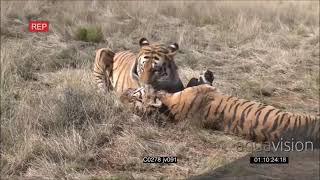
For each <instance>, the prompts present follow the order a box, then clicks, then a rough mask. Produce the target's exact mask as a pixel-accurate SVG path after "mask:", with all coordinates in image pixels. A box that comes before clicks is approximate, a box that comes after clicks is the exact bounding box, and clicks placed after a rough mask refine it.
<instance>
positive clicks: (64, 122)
mask: <svg viewBox="0 0 320 180" xmlns="http://www.w3.org/2000/svg"><path fill="white" fill-rule="evenodd" d="M318 14H319V2H312V1H310V2H302V1H301V2H300V1H299V2H291V1H281V2H277V1H272V2H253V1H247V2H245V1H241V2H234V1H230V2H224V1H217V2H192V1H187V2H183V1H177V2H160V1H158V2H144V1H135V2H125V1H120V2H115V1H108V2H104V1H92V2H89V1H68V2H62V1H54V0H48V1H1V176H2V177H3V178H9V179H11V178H15V177H16V178H31V179H32V178H34V179H63V178H67V179H108V178H111V179H183V178H186V177H189V176H193V175H199V174H203V173H206V172H210V171H212V170H214V169H216V168H218V167H221V166H223V165H226V164H228V163H231V162H233V161H234V160H236V159H238V158H240V157H243V156H245V155H247V154H248V153H250V149H244V150H243V151H242V152H239V151H237V148H236V147H235V146H233V145H234V144H235V143H237V142H244V143H245V142H246V141H244V140H241V139H240V138H237V137H234V136H228V135H224V134H222V133H219V132H215V131H211V130H207V129H201V128H199V127H194V126H191V125H190V124H188V123H180V124H171V123H167V124H165V125H164V126H159V124H158V123H157V122H155V121H154V119H147V120H143V119H140V118H139V117H136V116H134V115H133V114H132V113H131V112H129V111H128V110H127V109H126V108H125V107H123V105H122V104H121V103H119V101H118V99H117V98H116V97H115V96H114V95H113V94H112V93H110V94H109V95H102V94H99V93H97V89H96V86H95V84H94V82H93V80H92V76H91V69H92V63H93V60H94V54H95V50H96V49H98V48H101V47H108V48H111V49H113V50H114V51H120V50H126V49H131V50H134V51H136V50H137V49H138V40H139V39H140V38H141V37H147V38H148V39H150V40H151V41H161V42H163V43H167V42H177V43H179V45H180V47H181V50H180V52H179V54H178V55H177V56H176V61H177V64H178V66H179V67H180V69H179V71H180V74H181V77H182V79H183V81H184V83H186V81H187V80H188V79H190V78H191V77H194V76H198V74H199V73H200V71H202V70H203V69H205V68H209V69H211V70H212V71H214V74H215V78H216V80H215V86H217V87H218V88H219V89H220V90H221V91H222V92H225V93H226V94H232V95H236V96H238V97H242V98H247V99H251V100H257V101H261V102H265V103H268V104H271V105H274V106H276V107H279V108H282V109H286V110H290V111H296V112H306V113H310V114H317V113H319V104H318V100H319V85H320V82H319V81H320V79H319V16H318ZM29 20H48V21H49V22H50V32H49V33H47V34H41V33H29V32H28V22H29ZM222 147H223V148H222ZM226 147H227V148H226ZM155 155H162V156H165V155H168V156H169V155H170V156H177V157H178V163H177V164H173V165H155V164H152V165H150V164H143V163H142V158H143V157H144V156H155ZM235 171H236V172H238V173H240V174H239V175H243V176H244V175H247V174H241V172H242V171H241V169H240V170H239V169H235Z"/></svg>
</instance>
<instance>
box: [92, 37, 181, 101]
mask: <svg viewBox="0 0 320 180" xmlns="http://www.w3.org/2000/svg"><path fill="white" fill-rule="evenodd" d="M139 44H140V51H139V53H138V54H135V53H132V52H131V51H121V52H118V53H113V52H112V51H111V50H109V49H106V48H102V49H99V50H98V51H97V52H96V57H95V63H94V68H93V75H94V77H95V80H96V82H97V84H98V87H99V89H101V90H103V91H109V90H115V91H116V93H117V94H118V95H120V94H122V93H123V92H124V91H125V90H126V89H128V88H139V87H141V84H140V81H139V77H140V75H141V73H142V72H143V67H144V66H143V65H144V63H145V62H147V61H152V63H153V64H154V67H155V68H158V71H157V72H156V73H154V77H155V78H156V79H154V81H153V84H152V85H153V87H154V88H155V89H157V90H166V91H168V92H177V91H180V90H182V89H183V88H184V87H183V84H182V82H181V80H180V77H179V74H178V68H177V66H176V64H175V61H174V55H175V54H176V52H177V50H178V49H179V46H178V44H176V43H174V44H171V45H169V46H167V45H163V44H159V43H154V44H150V43H149V41H148V40H147V39H146V38H142V39H140V42H139Z"/></svg>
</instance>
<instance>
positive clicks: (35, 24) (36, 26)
mask: <svg viewBox="0 0 320 180" xmlns="http://www.w3.org/2000/svg"><path fill="white" fill-rule="evenodd" d="M29 31H30V32H48V31H49V22H48V21H29Z"/></svg>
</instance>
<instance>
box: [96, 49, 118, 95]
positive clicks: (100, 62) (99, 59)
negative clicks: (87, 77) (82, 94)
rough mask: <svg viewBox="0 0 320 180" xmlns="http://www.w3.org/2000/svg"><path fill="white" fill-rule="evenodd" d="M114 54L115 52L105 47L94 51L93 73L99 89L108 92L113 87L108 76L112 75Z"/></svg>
mask: <svg viewBox="0 0 320 180" xmlns="http://www.w3.org/2000/svg"><path fill="white" fill-rule="evenodd" d="M114 55H115V53H114V52H112V51H111V50H110V49H107V48H102V49H99V50H98V51H97V52H96V57H95V62H94V67H93V75H94V78H95V81H96V83H97V85H98V88H99V90H100V91H103V92H108V91H110V90H112V89H113V88H112V84H111V81H110V76H112V68H113V58H114Z"/></svg>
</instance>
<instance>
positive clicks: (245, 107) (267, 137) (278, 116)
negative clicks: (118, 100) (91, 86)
mask: <svg viewBox="0 0 320 180" xmlns="http://www.w3.org/2000/svg"><path fill="white" fill-rule="evenodd" d="M146 67H148V68H146V69H145V73H146V74H145V75H143V76H141V77H142V79H141V80H142V81H144V82H146V83H150V79H148V78H149V77H150V74H152V73H153V72H154V70H152V68H151V66H146ZM148 69H149V70H148ZM148 74H149V75H148ZM122 100H125V103H127V104H130V103H131V104H132V103H136V102H140V103H141V106H143V107H144V108H145V109H148V108H149V111H154V110H155V109H160V110H161V111H162V112H163V113H167V114H168V117H169V118H171V119H172V120H174V121H182V120H185V119H187V118H192V119H199V120H201V122H202V123H203V124H204V125H205V126H207V127H211V128H213V129H216V130H220V131H224V132H226V133H231V134H236V135H240V136H244V137H246V138H247V139H251V140H253V141H257V142H265V141H278V140H280V139H281V138H282V139H291V138H295V139H296V140H298V139H299V140H305V141H313V142H316V144H319V138H320V134H319V132H320V119H319V117H314V116H310V115H300V114H294V113H291V112H285V111H282V110H279V109H277V108H275V107H273V106H269V105H264V104H261V103H258V102H254V101H249V100H245V99H240V98H237V97H234V96H229V95H225V94H223V93H221V92H219V91H218V90H217V89H216V88H215V87H213V86H211V85H207V84H203V85H197V86H193V87H187V88H186V89H184V90H182V91H180V92H176V93H168V92H165V91H158V92H153V91H150V90H148V89H147V88H140V89H130V90H128V91H127V92H126V93H124V94H123V97H122ZM145 106H147V107H148V108H146V107H145Z"/></svg>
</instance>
